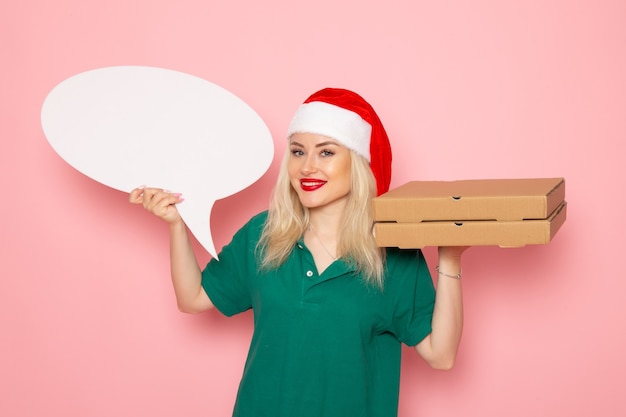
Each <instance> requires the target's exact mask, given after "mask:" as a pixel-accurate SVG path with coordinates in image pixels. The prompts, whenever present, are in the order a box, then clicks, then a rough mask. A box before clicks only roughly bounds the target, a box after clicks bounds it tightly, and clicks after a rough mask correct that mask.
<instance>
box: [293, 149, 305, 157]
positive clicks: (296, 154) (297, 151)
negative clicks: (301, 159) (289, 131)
mask: <svg viewBox="0 0 626 417" xmlns="http://www.w3.org/2000/svg"><path fill="white" fill-rule="evenodd" d="M291 154H292V155H293V156H302V155H304V152H303V151H302V149H300V148H292V149H291Z"/></svg>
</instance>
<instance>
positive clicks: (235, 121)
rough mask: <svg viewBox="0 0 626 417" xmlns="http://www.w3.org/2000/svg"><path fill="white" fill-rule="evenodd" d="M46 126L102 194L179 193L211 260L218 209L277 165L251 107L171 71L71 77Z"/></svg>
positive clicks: (52, 100)
mask: <svg viewBox="0 0 626 417" xmlns="http://www.w3.org/2000/svg"><path fill="white" fill-rule="evenodd" d="M41 124H42V128H43V131H44V134H45V136H46V138H47V140H48V142H49V143H50V145H51V146H52V148H53V149H54V150H55V151H56V153H58V154H59V156H61V158H63V159H64V160H65V161H66V162H67V163H68V164H70V165H71V166H73V167H74V168H76V169H77V170H78V171H80V172H81V173H83V174H85V175H86V176H88V177H90V178H92V179H94V180H96V181H98V182H100V183H102V184H105V185H107V186H109V187H112V188H114V189H117V190H120V191H124V192H130V191H131V190H132V189H133V188H136V187H138V186H141V185H146V186H155V187H160V188H165V189H168V190H172V191H175V192H180V193H182V194H183V197H184V198H185V201H184V202H183V203H180V204H178V206H177V207H178V210H179V212H180V214H181V216H182V218H183V220H184V221H185V223H186V224H187V226H188V227H189V229H190V230H191V232H192V233H193V234H194V236H195V237H196V239H198V242H199V243H200V244H201V245H202V246H203V247H204V248H205V249H206V250H207V251H208V252H209V253H210V254H211V255H213V256H217V253H216V251H215V245H214V243H213V238H212V234H211V228H210V215H211V209H212V207H213V204H214V202H215V201H216V200H218V199H221V198H224V197H227V196H229V195H232V194H235V193H237V192H239V191H241V190H243V189H244V188H246V187H247V186H249V185H251V184H252V183H254V182H255V181H256V180H258V179H259V178H261V176H263V174H264V173H265V172H266V171H267V170H268V168H269V166H270V164H271V162H272V158H273V155H274V143H273V141H272V137H271V133H270V131H269V129H268V127H267V125H266V124H265V123H264V122H263V120H262V119H261V117H260V116H259V115H258V114H257V113H256V112H255V111H254V110H253V109H252V108H251V107H250V106H249V105H247V104H246V103H245V102H243V101H242V100H241V99H239V98H238V97H237V96H235V95H234V94H232V93H230V92H229V91H227V90H225V89H224V88H222V87H219V86H217V85H215V84H213V83H211V82H209V81H206V80H204V79H201V78H198V77H196V76H193V75H189V74H185V73H182V72H178V71H173V70H169V69H164V68H156V67H145V66H119V67H106V68H100V69H95V70H91V71H87V72H83V73H80V74H77V75H74V76H72V77H70V78H68V79H66V80H64V81H62V82H61V83H60V84H58V85H57V86H56V87H54V88H53V89H52V91H50V93H49V94H48V96H47V97H46V99H45V100H44V103H43V106H42V109H41Z"/></svg>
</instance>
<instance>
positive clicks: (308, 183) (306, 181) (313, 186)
mask: <svg viewBox="0 0 626 417" xmlns="http://www.w3.org/2000/svg"><path fill="white" fill-rule="evenodd" d="M324 184H326V181H324V180H318V179H316V178H301V179H300V188H302V189H303V190H304V191H315V190H318V189H319V188H321V187H323V186H324Z"/></svg>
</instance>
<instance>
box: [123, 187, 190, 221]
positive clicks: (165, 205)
mask: <svg viewBox="0 0 626 417" xmlns="http://www.w3.org/2000/svg"><path fill="white" fill-rule="evenodd" d="M128 201H130V202H131V203H132V204H141V205H142V206H143V208H145V209H146V210H148V211H149V212H150V213H152V214H154V215H155V216H157V217H159V218H160V219H162V220H164V221H166V222H167V223H169V224H174V223H177V222H182V217H181V216H180V213H179V212H178V209H176V204H178V203H181V202H182V201H184V199H183V198H182V197H181V195H180V194H178V193H171V192H169V191H165V190H162V189H160V188H147V187H139V188H135V189H134V190H132V191H131V192H130V194H129V196H128Z"/></svg>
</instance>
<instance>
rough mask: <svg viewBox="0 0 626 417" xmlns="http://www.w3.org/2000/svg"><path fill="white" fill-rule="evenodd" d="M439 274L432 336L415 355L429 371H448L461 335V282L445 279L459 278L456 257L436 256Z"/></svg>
mask: <svg viewBox="0 0 626 417" xmlns="http://www.w3.org/2000/svg"><path fill="white" fill-rule="evenodd" d="M439 271H440V273H439V277H438V280H437V295H436V298H435V307H434V311H433V319H432V333H431V334H430V335H429V336H428V337H427V338H426V339H424V341H423V343H420V344H419V345H418V346H417V351H418V352H419V354H420V355H421V356H422V357H423V358H424V359H425V360H426V362H428V363H429V364H430V365H431V366H432V367H433V368H437V369H450V368H452V367H453V366H454V362H455V360H456V353H457V350H458V347H459V344H460V342H461V334H462V332H463V297H462V290H461V280H460V279H457V278H453V277H450V276H446V275H457V274H460V272H461V258H460V255H459V256H456V255H455V256H450V255H447V254H440V256H439Z"/></svg>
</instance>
